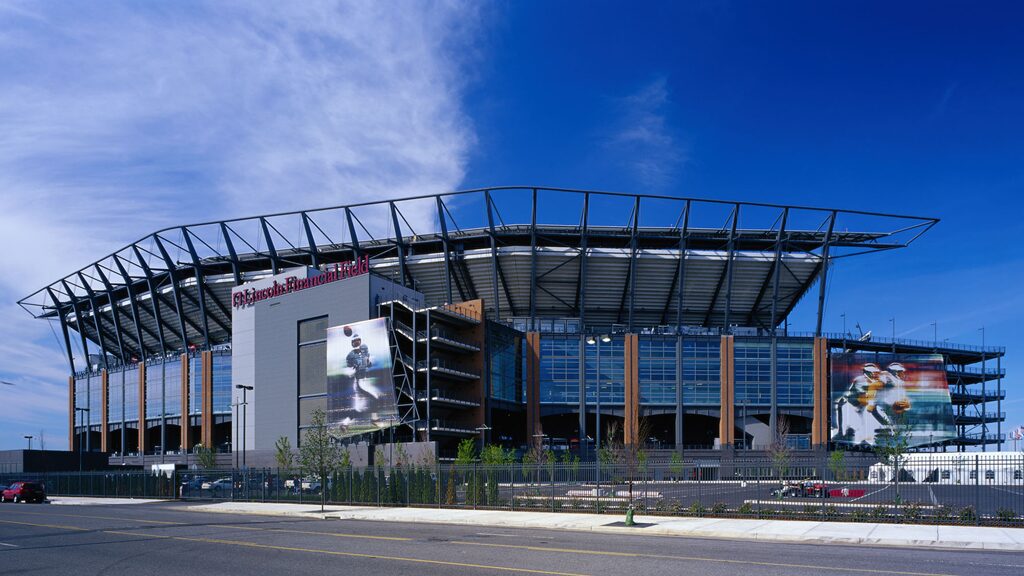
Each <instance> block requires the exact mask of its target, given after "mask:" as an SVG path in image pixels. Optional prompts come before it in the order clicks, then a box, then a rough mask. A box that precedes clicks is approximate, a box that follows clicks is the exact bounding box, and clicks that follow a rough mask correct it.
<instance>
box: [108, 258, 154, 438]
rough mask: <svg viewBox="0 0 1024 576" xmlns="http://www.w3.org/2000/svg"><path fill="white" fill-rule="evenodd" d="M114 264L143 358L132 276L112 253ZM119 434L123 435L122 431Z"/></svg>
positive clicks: (143, 343)
mask: <svg viewBox="0 0 1024 576" xmlns="http://www.w3.org/2000/svg"><path fill="white" fill-rule="evenodd" d="M114 265H115V266H117V273H118V274H120V275H121V279H122V280H124V287H125V289H126V290H127V291H128V309H129V310H131V312H132V323H133V324H134V325H135V337H136V338H137V339H138V340H139V358H138V359H139V360H142V359H144V358H145V357H146V356H147V354H148V350H146V346H145V341H144V340H143V339H142V323H141V322H140V321H139V301H138V298H137V297H136V295H135V287H134V286H133V285H132V284H133V279H132V277H131V276H130V275H129V274H128V269H127V268H125V266H124V263H123V262H121V257H120V256H118V255H117V254H114ZM121 436H124V433H123V432H122V434H121Z"/></svg>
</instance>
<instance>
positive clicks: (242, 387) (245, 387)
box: [235, 384, 252, 468]
mask: <svg viewBox="0 0 1024 576" xmlns="http://www.w3.org/2000/svg"><path fill="white" fill-rule="evenodd" d="M235 388H238V389H240V390H241V391H242V403H241V404H240V405H241V406H244V408H242V468H245V436H246V432H245V417H246V416H247V415H248V414H249V402H248V401H247V400H246V398H245V393H246V392H248V391H249V390H252V386H248V385H245V384H235Z"/></svg>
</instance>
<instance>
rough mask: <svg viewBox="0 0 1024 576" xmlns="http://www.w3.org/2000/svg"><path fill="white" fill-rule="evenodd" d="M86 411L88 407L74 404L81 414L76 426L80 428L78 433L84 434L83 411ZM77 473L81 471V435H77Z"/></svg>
mask: <svg viewBox="0 0 1024 576" xmlns="http://www.w3.org/2000/svg"><path fill="white" fill-rule="evenodd" d="M88 411H89V409H88V408H79V407H78V406H75V412H78V413H79V414H81V416H80V417H79V418H78V427H79V429H80V430H81V432H79V434H84V433H85V413H86V412H88ZM78 473H79V474H81V473H82V436H81V435H79V436H78Z"/></svg>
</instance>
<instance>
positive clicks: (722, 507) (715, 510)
mask: <svg viewBox="0 0 1024 576" xmlns="http://www.w3.org/2000/svg"><path fill="white" fill-rule="evenodd" d="M727 510H729V507H728V506H727V505H726V504H725V502H715V503H714V504H712V505H711V513H712V514H725V513H726V511H727Z"/></svg>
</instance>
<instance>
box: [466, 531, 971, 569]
mask: <svg viewBox="0 0 1024 576" xmlns="http://www.w3.org/2000/svg"><path fill="white" fill-rule="evenodd" d="M449 544H459V545H464V546H485V547H492V548H513V549H518V550H533V551H535V552H562V553H566V554H584V555H592V556H619V557H629V558H654V559H659V560H688V561H691V562H693V561H698V562H718V563H723V564H748V565H753V566H772V567H776V568H810V569H817V570H830V571H838V572H856V573H860V574H899V575H901V576H952V575H949V574H937V573H933V572H900V571H898V570H872V569H870V568H844V567H840V566H815V565H812V564H785V563H781V562H758V561H756V560H731V559H727V558H706V557H700V556H672V555H665V554H642V553H638V552H607V551H603V550H579V549H575V548H551V547H546V546H527V545H525V544H495V543H491V542H463V541H459V540H452V541H451V542H449Z"/></svg>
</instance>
